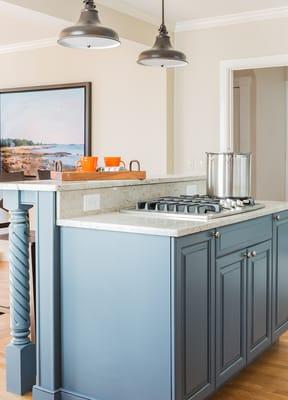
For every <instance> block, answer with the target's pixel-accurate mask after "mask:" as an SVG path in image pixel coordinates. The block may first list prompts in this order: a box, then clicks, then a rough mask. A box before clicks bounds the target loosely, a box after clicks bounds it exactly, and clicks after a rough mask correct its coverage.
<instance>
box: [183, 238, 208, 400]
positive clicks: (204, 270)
mask: <svg viewBox="0 0 288 400" xmlns="http://www.w3.org/2000/svg"><path fill="white" fill-rule="evenodd" d="M189 239H190V241H189ZM189 239H188V240H187V239H184V240H180V241H178V248H177V263H176V297H175V299H176V313H175V322H176V349H175V354H176V399H177V400H183V399H186V398H189V399H193V400H194V399H195V400H196V399H197V400H200V399H204V398H206V397H207V396H208V395H209V394H211V393H212V392H213V390H214V388H215V384H214V357H213V352H214V343H213V340H214V329H213V327H214V312H213V297H214V270H215V264H213V265H212V247H213V249H214V245H213V241H212V240H211V237H210V234H208V233H205V234H200V235H195V236H193V237H190V238H189ZM213 257H214V251H213Z"/></svg>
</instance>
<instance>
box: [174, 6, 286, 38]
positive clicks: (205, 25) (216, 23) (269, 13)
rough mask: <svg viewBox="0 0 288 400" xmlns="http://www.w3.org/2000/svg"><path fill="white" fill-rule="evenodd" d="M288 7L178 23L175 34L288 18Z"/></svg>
mask: <svg viewBox="0 0 288 400" xmlns="http://www.w3.org/2000/svg"><path fill="white" fill-rule="evenodd" d="M287 17H288V6H285V7H277V8H266V9H263V10H257V11H247V12H242V13H238V14H229V15H223V16H219V17H211V18H199V19H193V20H190V21H182V22H177V24H176V30H175V32H186V31H194V30H201V29H211V28H216V27H220V26H227V25H237V24H245V23H248V22H255V21H265V20H269V19H276V18H287Z"/></svg>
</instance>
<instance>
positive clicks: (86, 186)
mask: <svg viewBox="0 0 288 400" xmlns="http://www.w3.org/2000/svg"><path fill="white" fill-rule="evenodd" d="M205 180H206V176H205V175H203V176H202V175H195V176H192V175H189V176H177V175H175V176H167V177H165V176H164V177H158V178H157V177H155V178H148V179H145V180H141V181H139V180H118V181H116V180H115V181H112V180H109V181H73V182H59V181H52V180H49V181H22V182H21V181H19V182H0V191H10V190H13V191H15V190H16V191H17V190H19V191H36V192H66V191H77V190H93V189H102V188H113V187H126V186H145V185H155V184H165V183H174V182H192V181H194V182H197V181H205Z"/></svg>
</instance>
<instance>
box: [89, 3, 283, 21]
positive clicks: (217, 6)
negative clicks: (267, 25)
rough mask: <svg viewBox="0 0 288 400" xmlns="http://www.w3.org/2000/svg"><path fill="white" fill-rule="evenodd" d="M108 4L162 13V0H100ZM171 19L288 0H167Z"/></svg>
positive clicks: (147, 15)
mask: <svg viewBox="0 0 288 400" xmlns="http://www.w3.org/2000/svg"><path fill="white" fill-rule="evenodd" d="M96 2H98V3H101V4H103V5H106V6H107V7H111V8H114V9H116V10H119V11H122V12H126V13H127V14H129V13H130V14H131V15H135V16H137V14H138V16H139V17H140V14H141V13H142V17H143V18H144V19H147V20H150V22H152V21H153V22H155V21H157V20H159V18H160V14H161V0H96ZM165 4H166V13H167V19H168V21H169V22H170V23H176V22H178V23H179V22H182V21H190V20H193V19H199V18H211V17H218V16H223V15H229V14H238V13H242V12H247V11H257V10H263V9H267V8H278V7H287V6H288V1H287V0H166V1H165Z"/></svg>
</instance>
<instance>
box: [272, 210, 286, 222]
mask: <svg viewBox="0 0 288 400" xmlns="http://www.w3.org/2000/svg"><path fill="white" fill-rule="evenodd" d="M273 217H274V219H275V220H276V221H277V219H276V218H278V222H280V221H284V220H286V219H288V211H281V212H279V213H275V214H274V215H273Z"/></svg>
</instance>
